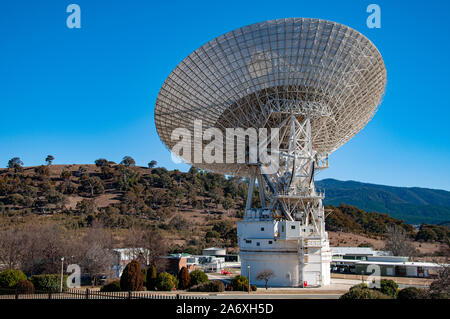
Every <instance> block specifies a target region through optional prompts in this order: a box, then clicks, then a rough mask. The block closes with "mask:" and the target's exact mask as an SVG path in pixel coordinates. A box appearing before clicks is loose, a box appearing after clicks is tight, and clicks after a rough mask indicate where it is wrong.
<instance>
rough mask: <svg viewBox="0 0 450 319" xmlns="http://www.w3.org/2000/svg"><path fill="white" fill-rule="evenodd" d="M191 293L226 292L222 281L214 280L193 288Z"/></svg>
mask: <svg viewBox="0 0 450 319" xmlns="http://www.w3.org/2000/svg"><path fill="white" fill-rule="evenodd" d="M189 291H201V292H223V291H225V285H224V284H223V282H221V281H220V280H212V281H208V282H204V283H201V284H198V285H195V286H192V287H191V288H189Z"/></svg>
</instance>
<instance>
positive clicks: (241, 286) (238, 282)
mask: <svg viewBox="0 0 450 319" xmlns="http://www.w3.org/2000/svg"><path fill="white" fill-rule="evenodd" d="M231 286H233V291H246V290H248V279H247V277H244V276H240V275H237V276H236V277H234V278H233V280H231Z"/></svg>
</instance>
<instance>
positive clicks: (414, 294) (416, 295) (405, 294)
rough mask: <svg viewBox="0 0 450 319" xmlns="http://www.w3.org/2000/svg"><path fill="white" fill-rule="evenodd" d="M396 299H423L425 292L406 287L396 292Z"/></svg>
mask: <svg viewBox="0 0 450 319" xmlns="http://www.w3.org/2000/svg"><path fill="white" fill-rule="evenodd" d="M397 299H425V292H424V291H423V289H419V288H416V287H408V288H404V289H402V290H400V291H399V292H398V294H397Z"/></svg>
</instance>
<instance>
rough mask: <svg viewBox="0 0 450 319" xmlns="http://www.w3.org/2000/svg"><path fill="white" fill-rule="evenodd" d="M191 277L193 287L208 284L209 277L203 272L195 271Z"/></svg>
mask: <svg viewBox="0 0 450 319" xmlns="http://www.w3.org/2000/svg"><path fill="white" fill-rule="evenodd" d="M190 276H191V282H190V285H191V286H196V285H198V284H201V283H204V282H208V281H209V279H208V276H207V275H206V274H205V273H204V272H203V271H201V270H194V271H192V272H191V273H190Z"/></svg>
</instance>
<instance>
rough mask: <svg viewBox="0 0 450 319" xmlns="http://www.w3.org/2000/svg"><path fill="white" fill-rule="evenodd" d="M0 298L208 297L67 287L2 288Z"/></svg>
mask: <svg viewBox="0 0 450 319" xmlns="http://www.w3.org/2000/svg"><path fill="white" fill-rule="evenodd" d="M0 299H206V297H203V296H190V295H181V294H160V293H153V292H146V291H117V292H102V291H98V290H92V289H85V290H81V289H67V290H65V291H64V292H51V291H50V292H48V291H34V292H32V293H31V292H22V291H19V290H16V289H3V288H0Z"/></svg>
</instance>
